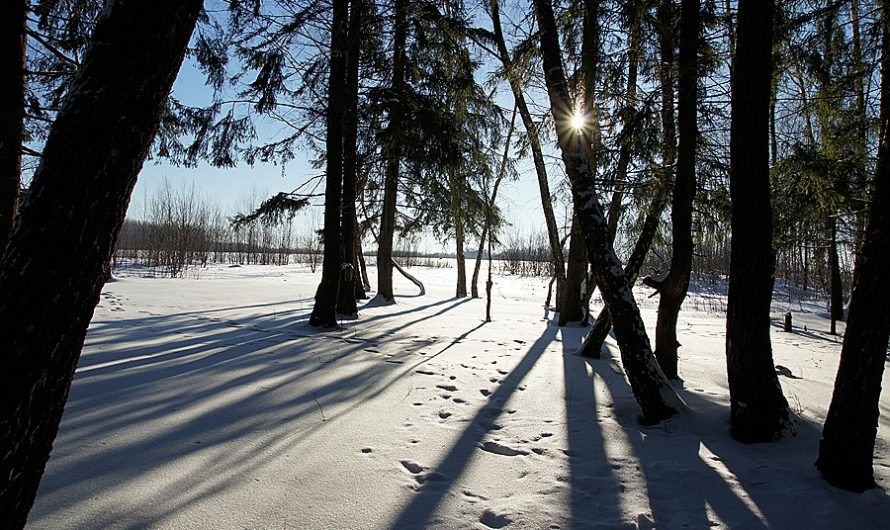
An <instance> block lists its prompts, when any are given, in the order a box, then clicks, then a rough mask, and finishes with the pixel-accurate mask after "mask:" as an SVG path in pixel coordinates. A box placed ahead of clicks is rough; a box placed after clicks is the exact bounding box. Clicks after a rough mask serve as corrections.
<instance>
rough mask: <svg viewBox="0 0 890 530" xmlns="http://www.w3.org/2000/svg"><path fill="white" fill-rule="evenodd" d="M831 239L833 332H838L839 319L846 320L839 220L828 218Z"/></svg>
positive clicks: (829, 289)
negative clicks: (839, 252)
mask: <svg viewBox="0 0 890 530" xmlns="http://www.w3.org/2000/svg"><path fill="white" fill-rule="evenodd" d="M828 231H829V233H830V237H831V240H830V242H829V246H828V269H829V270H828V274H829V276H828V278H829V279H828V291H829V297H830V298H831V308H830V309H831V310H830V313H831V334H832V335H834V334H836V333H837V321H838V320H840V321H843V320H844V285H843V283H842V281H841V267H840V259H839V257H838V254H837V221H836V220H835V219H834V217H832V218H830V219H829V220H828Z"/></svg>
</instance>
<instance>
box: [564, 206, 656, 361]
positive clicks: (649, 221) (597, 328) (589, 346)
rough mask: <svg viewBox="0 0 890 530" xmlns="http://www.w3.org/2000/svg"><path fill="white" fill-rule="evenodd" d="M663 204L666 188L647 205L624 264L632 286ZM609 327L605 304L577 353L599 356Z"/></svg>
mask: <svg viewBox="0 0 890 530" xmlns="http://www.w3.org/2000/svg"><path fill="white" fill-rule="evenodd" d="M665 206H667V190H663V191H662V192H661V193H659V194H658V195H656V196H655V198H654V199H653V200H652V203H651V204H650V205H649V210H648V211H647V212H646V217H645V219H643V227H642V229H641V230H640V235H639V236H638V237H637V242H636V244H635V245H634V249H633V252H631V255H630V258H628V260H627V263H626V264H625V265H624V275H625V277H627V283H628V285H631V286H632V285H634V284H635V283H636V282H637V276H639V274H640V270H641V269H642V268H643V262H644V261H646V255H647V254H648V253H649V247H651V246H652V241H653V240H654V239H655V234H656V232H658V223H659V222H660V220H661V214H662V212H663V211H664V208H665ZM611 329H612V314H611V313H610V312H609V306H608V305H606V306H604V307H603V309H602V310H601V311H600V314H599V315H597V317H596V320H595V321H594V322H593V326H592V327H591V328H590V331H589V332H587V336H585V337H584V342H583V344H582V345H581V348H580V349H579V350H578V351H579V353H580V354H581V355H582V356H584V357H593V358H599V357H600V352H601V351H602V349H603V343H604V342H605V341H606V336H608V335H609V330H611Z"/></svg>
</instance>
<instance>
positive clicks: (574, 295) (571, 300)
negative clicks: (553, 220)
mask: <svg viewBox="0 0 890 530" xmlns="http://www.w3.org/2000/svg"><path fill="white" fill-rule="evenodd" d="M586 251H587V249H586V248H585V246H584V234H583V233H582V232H581V224H580V223H579V222H578V216H577V215H573V216H572V237H571V239H570V240H569V261H568V263H567V265H568V267H567V268H566V284H565V292H564V293H563V295H562V307H561V308H560V309H561V310H560V312H559V325H560V326H565V325H566V324H568V323H569V322H581V320H582V319H583V318H584V303H583V302H584V298H583V296H581V286H582V284H583V283H584V280H585V278H586V276H587V252H586Z"/></svg>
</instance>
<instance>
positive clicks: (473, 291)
mask: <svg viewBox="0 0 890 530" xmlns="http://www.w3.org/2000/svg"><path fill="white" fill-rule="evenodd" d="M515 129H516V105H513V116H512V117H511V118H510V128H509V129H508V130H507V138H506V140H504V156H503V157H501V167H500V168H499V169H498V173H497V175H498V176H497V178H496V179H495V181H494V188H493V190H492V192H491V198H490V199H487V200H486V215H485V225H484V226H483V227H482V235H481V236H480V237H479V251H478V252H476V265H475V266H474V267H473V280H472V281H471V282H470V295H471V296H472V297H473V298H479V289H478V288H477V284H478V283H479V269H480V268H481V265H482V255H483V253H484V250H485V241H486V239H490V238H489V235H490V231H491V223H492V220H491V217H492V215H491V211H492V209H494V205H495V201H496V200H497V198H498V188H500V186H501V181H502V180H503V179H504V175H505V174H506V169H507V160H508V159H509V157H510V142H511V141H512V140H513V131H514V130H515ZM488 256H489V258H491V248H489V249H488ZM490 261H491V260H490V259H489V265H490V264H491V263H490Z"/></svg>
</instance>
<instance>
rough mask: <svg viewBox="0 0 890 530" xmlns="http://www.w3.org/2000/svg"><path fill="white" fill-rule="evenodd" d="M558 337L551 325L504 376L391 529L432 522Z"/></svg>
mask: <svg viewBox="0 0 890 530" xmlns="http://www.w3.org/2000/svg"><path fill="white" fill-rule="evenodd" d="M555 337H556V327H555V326H548V327H547V329H546V330H545V331H544V333H543V335H541V337H540V338H538V339H537V340H536V341H535V343H534V344H532V345H531V347H530V348H529V350H528V352H526V354H525V356H524V357H523V358H522V360H521V361H520V362H519V364H517V365H516V368H514V369H513V371H512V372H510V373H509V374H508V375H507V376H505V377H504V378H503V380H502V381H501V384H500V385H499V386H498V388H497V390H495V391H494V393H493V394H491V396H489V400H488V402H487V403H486V404H485V405H484V406H483V407H482V408H481V409H480V410H479V412H478V413H477V414H476V416H475V417H474V418H473V420H472V421H471V422H470V423H469V424H468V425H467V427H466V429H465V430H464V431H463V433H462V434H461V436H460V437H459V438H458V439H457V441H456V442H455V443H454V444H453V445H452V446H451V449H450V450H449V451H448V454H447V455H446V456H445V458H444V459H443V460H442V461H441V462H440V463H439V465H438V466H436V470H435V472H436V477H437V478H438V479H439V480H436V481H429V482H426V483H425V484H424V485H423V486H422V487H421V489H420V491H419V492H418V493H417V495H416V496H415V497H414V498H413V499H412V500H411V502H410V503H409V504H408V505H407V506H406V507H405V508H404V509H402V511H401V513H400V514H399V516H398V517H397V518H396V520H395V522H394V523H393V524H392V526H391V528H392V529H393V530H396V529H405V530H408V529H411V530H413V529H417V528H423V527H425V526H426V524H427V523H429V521H430V518H431V517H432V516H433V514H434V513H435V511H436V509H437V508H438V506H439V504H440V503H441V502H442V499H443V498H444V497H445V496H446V495H447V493H448V491H449V489H450V488H451V486H452V485H453V484H455V483H456V482H457V480H458V479H459V478H460V476H461V475H462V474H463V472H464V470H465V469H466V467H467V464H468V463H469V462H470V460H471V459H472V455H473V453H474V452H475V451H477V450H479V449H478V447H479V444H480V443H481V442H482V440H483V438H485V436H486V435H487V434H488V433H489V432H490V431H491V430H492V428H493V426H494V424H495V421H496V420H497V419H498V418H499V417H500V416H501V414H503V412H504V410H503V405H504V403H506V402H507V400H508V399H509V398H510V396H511V395H512V394H513V393H514V392H515V391H516V389H517V388H518V387H519V384H520V382H521V381H522V380H523V378H525V376H526V375H528V373H529V371H531V369H532V367H533V366H534V365H535V363H536V362H537V361H538V359H540V357H541V355H542V354H543V353H544V351H545V350H546V349H547V346H548V345H549V344H550V343H551V342H552V341H553V339H554V338H555Z"/></svg>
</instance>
